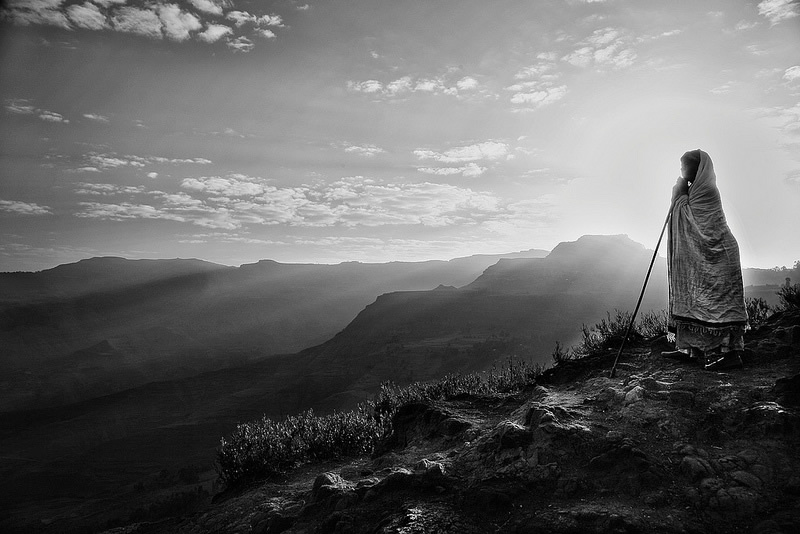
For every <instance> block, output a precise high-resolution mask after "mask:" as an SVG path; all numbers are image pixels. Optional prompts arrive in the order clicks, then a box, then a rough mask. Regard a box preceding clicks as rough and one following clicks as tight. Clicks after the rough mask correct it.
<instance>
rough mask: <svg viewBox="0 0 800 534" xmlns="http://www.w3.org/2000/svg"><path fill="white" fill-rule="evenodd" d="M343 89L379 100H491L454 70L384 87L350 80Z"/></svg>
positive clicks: (407, 78) (404, 79) (376, 82)
mask: <svg viewBox="0 0 800 534" xmlns="http://www.w3.org/2000/svg"><path fill="white" fill-rule="evenodd" d="M347 89H348V91H350V92H353V93H365V94H368V95H371V96H372V97H374V98H381V99H394V98H407V97H408V96H410V95H412V94H428V95H432V96H438V95H445V96H450V97H454V98H457V99H460V100H465V99H473V98H484V97H487V96H493V95H492V94H491V93H490V92H489V91H487V90H485V89H482V88H481V85H480V83H479V82H478V80H477V79H476V78H475V77H473V76H464V75H463V74H462V73H460V72H459V71H458V69H448V71H447V72H445V73H444V74H442V75H439V76H429V77H423V76H420V77H414V76H401V77H400V78H396V79H394V80H392V81H389V82H386V83H384V82H381V81H379V80H364V81H360V82H359V81H353V80H350V81H348V82H347Z"/></svg>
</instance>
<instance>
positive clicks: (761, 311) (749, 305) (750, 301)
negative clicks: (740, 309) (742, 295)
mask: <svg viewBox="0 0 800 534" xmlns="http://www.w3.org/2000/svg"><path fill="white" fill-rule="evenodd" d="M744 305H745V309H746V310H747V322H748V323H749V324H750V326H751V327H752V328H756V327H758V326H761V325H762V324H764V323H765V322H766V321H767V318H768V317H769V316H770V315H772V312H773V309H772V307H771V306H770V305H769V304H767V301H766V300H764V299H762V298H750V297H748V298H746V299H744Z"/></svg>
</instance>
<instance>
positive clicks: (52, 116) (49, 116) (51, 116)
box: [39, 110, 69, 124]
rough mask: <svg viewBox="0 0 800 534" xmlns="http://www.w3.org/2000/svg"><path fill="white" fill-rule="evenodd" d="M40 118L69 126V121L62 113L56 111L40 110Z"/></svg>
mask: <svg viewBox="0 0 800 534" xmlns="http://www.w3.org/2000/svg"><path fill="white" fill-rule="evenodd" d="M39 118H40V119H42V120H43V121H46V122H62V123H64V124H69V120H68V119H65V118H64V116H63V115H62V114H61V113H56V112H55V111H47V110H39Z"/></svg>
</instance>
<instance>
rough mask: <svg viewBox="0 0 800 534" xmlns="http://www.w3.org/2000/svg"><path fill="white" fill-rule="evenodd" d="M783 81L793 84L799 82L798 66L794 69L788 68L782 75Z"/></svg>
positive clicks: (799, 72) (799, 69) (799, 70)
mask: <svg viewBox="0 0 800 534" xmlns="http://www.w3.org/2000/svg"><path fill="white" fill-rule="evenodd" d="M783 79H784V80H786V81H787V82H794V81H797V80H800V65H795V66H794V67H789V68H788V69H786V71H785V72H784V73H783Z"/></svg>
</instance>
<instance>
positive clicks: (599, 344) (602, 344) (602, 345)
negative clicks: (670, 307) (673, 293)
mask: <svg viewBox="0 0 800 534" xmlns="http://www.w3.org/2000/svg"><path fill="white" fill-rule="evenodd" d="M630 322H631V312H627V311H620V310H614V315H613V317H612V315H611V312H607V313H606V318H605V319H602V320H601V321H600V322H599V323H597V324H596V325H594V327H589V326H587V325H585V324H584V325H582V326H581V336H582V337H581V341H580V342H579V343H578V344H577V345H576V346H574V347H571V348H569V349H566V350H565V349H564V348H563V347H562V346H561V344H560V343H556V348H555V350H554V351H553V361H554V362H555V363H558V362H560V361H562V360H576V359H579V358H583V357H585V356H588V355H590V354H594V353H597V352H603V351H606V350H609V349H617V348H619V347H620V345H621V344H622V341H623V339H624V338H625V332H626V331H627V330H628V325H629V324H630ZM666 333H667V313H666V311H664V310H661V311H660V312H653V311H649V312H646V313H644V314H642V315H641V317H640V318H639V319H638V320H637V321H636V322H635V324H634V325H633V328H632V329H631V333H630V335H629V336H628V341H632V340H634V339H649V338H654V337H657V336H660V335H664V334H666Z"/></svg>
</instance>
